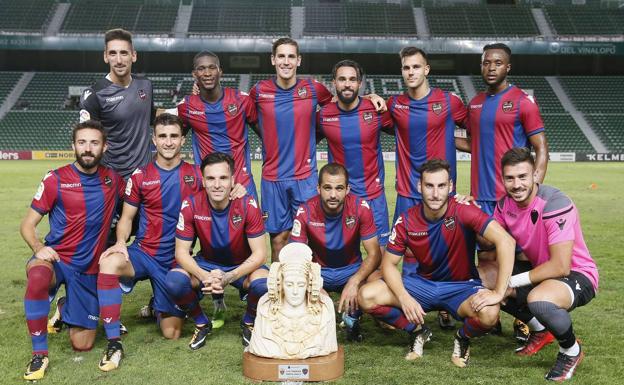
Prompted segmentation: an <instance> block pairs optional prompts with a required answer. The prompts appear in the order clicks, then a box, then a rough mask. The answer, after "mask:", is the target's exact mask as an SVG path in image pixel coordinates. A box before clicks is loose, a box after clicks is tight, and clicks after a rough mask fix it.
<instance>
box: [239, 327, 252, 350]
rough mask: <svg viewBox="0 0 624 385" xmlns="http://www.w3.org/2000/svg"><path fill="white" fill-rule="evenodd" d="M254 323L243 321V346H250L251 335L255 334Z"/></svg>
mask: <svg viewBox="0 0 624 385" xmlns="http://www.w3.org/2000/svg"><path fill="white" fill-rule="evenodd" d="M253 327H254V326H253V325H252V324H248V323H245V322H241V330H242V331H243V340H242V342H243V346H244V347H247V346H249V343H250V342H251V335H252V334H253Z"/></svg>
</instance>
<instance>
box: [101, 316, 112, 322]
mask: <svg viewBox="0 0 624 385" xmlns="http://www.w3.org/2000/svg"><path fill="white" fill-rule="evenodd" d="M112 320H113V317H106V318H102V321H104V322H106V323H107V324H109V323H111V321H112Z"/></svg>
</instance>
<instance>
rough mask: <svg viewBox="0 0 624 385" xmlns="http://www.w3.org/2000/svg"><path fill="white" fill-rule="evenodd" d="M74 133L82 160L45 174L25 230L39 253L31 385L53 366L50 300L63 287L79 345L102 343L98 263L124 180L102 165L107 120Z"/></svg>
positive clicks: (31, 310) (32, 299)
mask: <svg viewBox="0 0 624 385" xmlns="http://www.w3.org/2000/svg"><path fill="white" fill-rule="evenodd" d="M72 136H73V143H72V148H73V149H74V151H75V154H76V162H74V163H72V164H69V165H66V166H64V167H61V168H59V169H56V170H54V171H50V172H48V173H47V174H46V175H45V176H44V177H43V181H42V182H41V185H40V186H39V190H38V191H37V194H36V195H35V197H34V199H33V201H32V204H31V206H30V207H31V208H30V209H29V210H28V213H27V214H26V217H25V218H24V220H23V221H22V224H21V228H20V230H21V234H22V237H23V238H24V240H25V241H26V243H27V244H28V246H29V247H30V248H31V249H32V251H33V254H34V255H33V257H32V258H31V259H30V260H29V261H28V264H27V266H26V275H27V283H26V295H25V296H24V309H25V313H26V322H27V324H28V331H29V333H30V336H31V339H32V347H33V356H32V359H31V361H30V363H29V364H28V367H27V368H26V372H25V373H24V379H25V380H39V379H41V378H43V376H44V375H45V371H46V369H47V367H48V336H47V320H48V312H49V311H50V299H51V298H54V294H55V293H56V292H57V290H58V289H59V287H60V286H61V284H64V285H65V293H66V300H65V302H64V304H63V305H62V308H61V314H62V319H63V322H65V323H66V324H68V325H69V326H70V331H69V338H70V340H71V344H72V347H73V348H74V350H77V351H86V350H90V349H91V348H92V347H93V343H94V341H95V329H96V328H97V324H98V314H99V309H98V298H97V288H96V280H97V273H98V259H99V256H100V254H101V253H102V251H103V250H104V247H106V239H107V236H108V232H109V230H110V226H111V222H112V220H113V214H114V212H115V209H116V206H117V201H118V200H119V199H120V198H121V194H122V192H123V186H124V182H123V179H122V178H121V177H120V176H119V175H118V174H117V173H115V172H114V171H113V170H111V169H109V168H107V167H104V166H101V165H100V161H101V160H102V155H103V154H104V151H106V131H105V130H104V128H103V127H102V125H101V124H100V123H99V122H96V121H92V120H88V121H86V122H84V123H80V124H78V125H76V126H75V127H74V129H73V131H72ZM45 214H50V232H49V233H48V235H47V236H46V238H45V243H42V242H41V241H40V240H39V238H38V237H37V234H36V227H37V225H38V224H39V223H40V222H41V219H42V218H43V216H44V215H45ZM50 294H51V295H52V296H51V297H50V296H49V295H50Z"/></svg>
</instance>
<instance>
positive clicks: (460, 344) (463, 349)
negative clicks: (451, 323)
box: [451, 335, 470, 368]
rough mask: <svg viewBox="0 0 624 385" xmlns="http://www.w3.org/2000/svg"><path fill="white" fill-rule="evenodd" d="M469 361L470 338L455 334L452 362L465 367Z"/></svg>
mask: <svg viewBox="0 0 624 385" xmlns="http://www.w3.org/2000/svg"><path fill="white" fill-rule="evenodd" d="M468 361H470V339H469V338H461V337H460V336H458V335H455V341H454V342H453V354H452V355H451V362H452V363H453V364H455V366H458V367H460V368H465V367H466V365H468Z"/></svg>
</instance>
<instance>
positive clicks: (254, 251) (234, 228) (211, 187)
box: [167, 153, 268, 349]
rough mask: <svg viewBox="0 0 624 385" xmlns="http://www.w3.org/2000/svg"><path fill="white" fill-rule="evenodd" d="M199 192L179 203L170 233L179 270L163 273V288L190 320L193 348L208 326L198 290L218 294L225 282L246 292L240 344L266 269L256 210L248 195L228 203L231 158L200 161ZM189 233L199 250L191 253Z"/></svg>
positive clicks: (248, 335)
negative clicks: (201, 189) (164, 278)
mask: <svg viewBox="0 0 624 385" xmlns="http://www.w3.org/2000/svg"><path fill="white" fill-rule="evenodd" d="M201 170H202V177H203V179H202V181H203V185H204V188H205V191H199V192H197V193H195V194H193V195H190V196H189V197H188V198H187V199H185V200H184V201H183V202H182V208H181V209H180V216H179V220H178V225H177V231H176V246H175V256H176V262H178V264H179V265H180V267H181V268H176V269H173V270H171V271H170V272H169V274H168V275H167V288H168V291H169V294H170V295H171V297H172V298H173V299H174V301H175V302H176V304H177V305H178V306H179V307H180V308H182V309H184V310H185V311H187V312H188V313H189V315H190V316H191V317H192V318H193V319H194V320H195V324H196V329H195V333H194V335H193V338H192V339H191V342H190V344H189V346H190V348H191V349H199V348H201V347H202V346H204V344H205V343H206V337H207V336H208V334H210V332H211V331H212V324H211V322H210V320H209V319H208V317H207V316H206V315H205V314H204V312H203V311H202V309H201V307H200V305H199V300H200V299H201V293H205V294H210V293H215V294H222V293H223V290H224V288H225V287H226V286H227V285H232V286H234V287H235V288H237V289H238V290H239V292H240V294H241V298H243V297H244V295H245V294H247V311H246V313H245V315H244V317H243V320H242V322H241V327H242V329H243V345H244V346H247V345H248V344H249V340H250V339H251V333H252V331H253V323H254V319H255V316H256V306H257V304H258V300H259V299H260V297H261V296H262V295H263V294H264V293H266V292H267V284H266V277H267V276H268V271H267V270H266V268H263V263H264V262H265V260H266V257H267V249H266V243H265V242H266V238H265V237H264V224H263V221H262V213H261V211H260V209H259V207H258V204H257V202H256V200H255V199H254V198H253V197H251V196H245V197H244V198H243V199H236V200H233V201H230V200H229V199H228V197H229V194H230V192H231V190H232V187H233V186H234V174H235V171H234V159H232V157H231V156H229V155H227V154H223V153H213V154H210V155H208V156H206V157H205V158H204V160H203V161H202V163H201ZM195 237H197V238H199V242H200V245H201V251H200V252H199V254H197V256H196V257H195V258H193V257H192V256H191V252H192V248H191V246H192V244H193V241H194V239H195Z"/></svg>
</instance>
